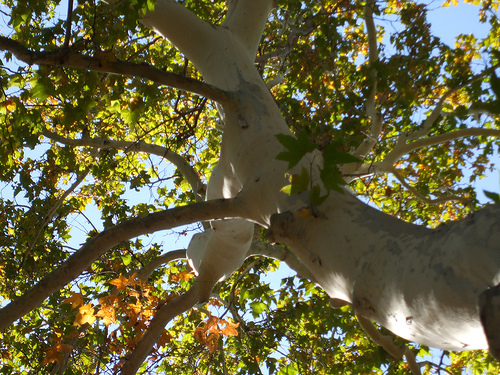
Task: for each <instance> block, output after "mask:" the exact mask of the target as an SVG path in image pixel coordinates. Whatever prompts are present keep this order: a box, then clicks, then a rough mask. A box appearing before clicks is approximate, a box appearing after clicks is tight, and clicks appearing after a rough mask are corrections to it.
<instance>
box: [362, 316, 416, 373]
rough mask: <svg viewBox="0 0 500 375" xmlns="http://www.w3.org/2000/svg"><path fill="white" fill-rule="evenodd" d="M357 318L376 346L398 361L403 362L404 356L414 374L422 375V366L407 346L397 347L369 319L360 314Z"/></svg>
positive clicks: (390, 338)
mask: <svg viewBox="0 0 500 375" xmlns="http://www.w3.org/2000/svg"><path fill="white" fill-rule="evenodd" d="M356 317H357V318H358V322H359V325H360V326H361V328H363V330H364V331H365V332H366V333H367V334H368V336H369V337H370V338H371V339H372V341H373V342H374V343H375V344H377V345H379V346H381V347H382V348H384V350H385V351H386V352H387V353H389V354H390V355H391V356H392V357H394V358H396V359H399V360H402V359H403V356H404V357H405V358H406V362H407V363H408V366H409V367H410V370H411V372H412V374H413V375H421V372H420V366H419V365H418V364H417V362H416V361H415V356H414V355H413V353H412V352H411V351H410V349H409V348H408V347H407V346H405V347H404V348H402V347H400V346H397V345H396V344H395V343H394V341H393V339H392V337H391V336H388V335H383V334H381V333H380V332H379V330H378V329H377V328H376V327H375V326H374V325H373V323H372V322H370V321H369V320H368V319H366V318H364V317H362V316H361V315H358V314H356Z"/></svg>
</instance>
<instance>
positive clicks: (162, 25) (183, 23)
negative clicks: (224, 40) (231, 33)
mask: <svg viewBox="0 0 500 375" xmlns="http://www.w3.org/2000/svg"><path fill="white" fill-rule="evenodd" d="M141 22H142V23H143V24H144V25H145V26H146V27H147V28H149V29H150V30H153V31H155V32H156V33H158V34H160V35H162V36H163V37H165V38H166V39H168V40H169V41H170V42H171V43H172V44H173V45H174V46H175V47H177V48H178V49H179V51H180V52H181V53H183V54H184V55H185V56H186V57H187V58H188V59H189V60H191V61H192V62H193V63H194V65H195V66H197V67H198V69H199V66H200V65H202V64H203V62H204V61H205V60H206V59H207V58H208V57H209V56H210V55H211V54H212V53H213V52H214V50H217V47H218V45H219V44H220V43H219V42H220V38H221V36H222V35H221V32H220V29H219V28H217V27H215V26H213V25H211V24H209V23H208V22H205V21H203V20H202V19H200V18H199V17H198V16H196V15H195V14H194V13H192V12H191V11H190V10H188V9H187V8H186V7H185V6H184V5H182V4H179V3H177V2H175V1H171V0H158V1H157V2H156V4H155V8H154V10H153V11H152V12H150V11H148V12H146V14H145V15H144V17H142V19H141Z"/></svg>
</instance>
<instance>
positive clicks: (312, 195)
mask: <svg viewBox="0 0 500 375" xmlns="http://www.w3.org/2000/svg"><path fill="white" fill-rule="evenodd" d="M329 195H330V194H329V193H327V194H325V195H321V188H320V187H319V185H314V186H313V187H312V188H311V190H310V191H309V202H310V203H311V205H313V206H319V205H320V204H321V203H323V202H324V201H325V200H326V198H328V196H329Z"/></svg>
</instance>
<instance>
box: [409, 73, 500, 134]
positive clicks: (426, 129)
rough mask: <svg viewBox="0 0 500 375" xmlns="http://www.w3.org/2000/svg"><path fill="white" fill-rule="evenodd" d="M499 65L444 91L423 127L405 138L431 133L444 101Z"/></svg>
mask: <svg viewBox="0 0 500 375" xmlns="http://www.w3.org/2000/svg"><path fill="white" fill-rule="evenodd" d="M499 66H500V64H496V65H493V66H492V67H491V68H488V69H485V70H484V71H483V72H482V73H481V74H478V75H476V76H474V77H472V78H471V79H469V80H467V81H466V82H464V83H462V84H461V85H458V86H456V87H454V88H451V89H449V90H448V91H446V92H445V93H444V95H443V96H442V97H441V98H440V99H439V101H438V102H437V104H436V106H435V107H434V109H433V110H432V112H431V114H430V115H429V116H428V117H427V118H426V119H425V122H424V124H423V126H422V129H420V130H418V131H416V132H413V133H411V134H409V135H408V136H406V137H405V140H414V139H418V138H421V137H424V136H426V135H427V134H428V133H429V131H430V129H431V127H432V125H433V124H434V123H435V122H436V120H437V119H438V117H439V115H440V114H441V111H442V110H443V105H444V103H445V102H446V100H447V99H448V98H449V97H450V96H451V95H453V94H454V93H456V92H457V91H459V90H461V89H463V88H465V87H467V86H469V85H470V84H472V83H474V82H476V81H478V80H481V79H483V78H484V77H485V76H486V75H488V74H490V73H491V72H493V71H494V70H495V69H497V68H498V67H499Z"/></svg>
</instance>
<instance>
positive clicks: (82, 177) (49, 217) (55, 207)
mask: <svg viewBox="0 0 500 375" xmlns="http://www.w3.org/2000/svg"><path fill="white" fill-rule="evenodd" d="M91 169H92V166H89V167H87V169H85V171H83V173H81V174H80V175H79V176H77V179H76V181H75V182H74V183H73V184H72V185H71V186H70V187H69V188H68V189H67V190H66V191H65V192H64V193H63V195H61V196H60V197H59V199H58V200H57V201H56V203H54V205H53V206H52V207H51V208H50V210H49V212H47V215H45V217H44V219H43V221H42V222H41V223H40V225H39V226H38V229H37V232H36V234H35V236H34V237H33V239H32V240H31V242H30V244H29V246H28V250H27V251H26V253H25V255H24V259H23V262H22V264H24V261H25V260H26V259H27V257H28V255H29V254H30V253H31V251H32V250H33V247H34V246H35V244H36V241H37V240H38V238H39V237H40V234H41V233H42V230H43V228H45V226H46V225H47V224H48V223H50V222H51V221H52V219H53V218H54V215H55V214H56V211H57V210H58V208H59V207H60V206H61V205H62V204H63V203H64V201H65V200H66V198H67V197H68V196H69V195H70V194H71V193H73V191H74V190H75V189H76V188H77V187H78V186H79V185H80V184H81V183H82V182H83V180H85V178H86V177H87V175H88V174H89V173H90V170H91ZM21 267H22V265H21V266H20V268H21Z"/></svg>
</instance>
